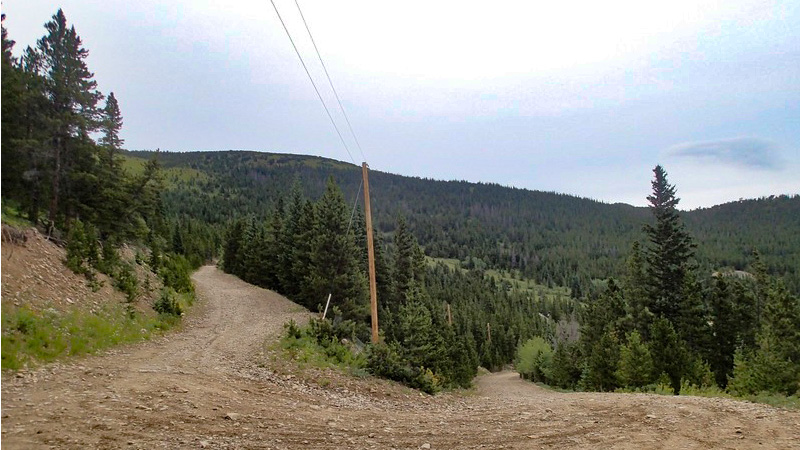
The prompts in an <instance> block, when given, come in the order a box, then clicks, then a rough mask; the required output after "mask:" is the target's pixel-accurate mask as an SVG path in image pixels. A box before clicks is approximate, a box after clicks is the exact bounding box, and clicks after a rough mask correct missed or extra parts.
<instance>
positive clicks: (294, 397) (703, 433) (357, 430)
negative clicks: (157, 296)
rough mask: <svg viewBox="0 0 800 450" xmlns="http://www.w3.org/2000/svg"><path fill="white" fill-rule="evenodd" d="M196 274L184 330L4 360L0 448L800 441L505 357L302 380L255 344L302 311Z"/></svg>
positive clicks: (765, 414)
mask: <svg viewBox="0 0 800 450" xmlns="http://www.w3.org/2000/svg"><path fill="white" fill-rule="evenodd" d="M4 270H5V269H4ZM194 281H195V283H196V286H197V290H198V295H199V297H200V302H199V306H198V307H196V308H194V309H193V310H192V311H191V313H190V314H189V316H187V318H186V323H185V325H184V327H183V330H182V331H180V332H175V333H171V334H169V335H167V336H165V337H162V338H159V339H158V340H156V341H153V342H146V343H143V344H139V345H135V346H130V347H126V348H121V349H117V350H114V351H111V352H109V353H107V354H105V355H103V356H97V357H89V358H84V359H80V360H77V361H74V362H70V363H65V364H54V365H51V366H48V367H46V368H43V369H40V370H38V371H35V372H32V373H27V374H24V375H23V376H22V377H17V376H15V375H14V374H9V373H5V374H3V383H2V400H3V407H2V444H3V448H9V449H14V448H25V449H27V448H76V449H77V448H141V449H151V448H274V449H286V448H330V449H333V448H398V449H399V448H409V449H415V448H443V449H444V448H447V449H450V448H625V449H639V448H665V449H666V448H786V449H788V448H800V412H796V411H785V410H780V409H775V408H771V407H768V406H763V405H755V404H749V403H744V402H736V401H730V400H724V399H706V398H693V397H668V396H655V395H629V394H596V393H574V394H564V393H557V392H552V391H547V390H544V389H541V388H539V387H537V386H535V385H532V384H530V383H525V382H523V381H521V380H519V378H518V377H517V376H516V374H513V373H510V372H504V373H499V374H492V375H487V376H483V377H481V378H479V379H478V382H477V389H476V390H475V391H472V392H466V393H449V394H443V395H438V396H436V397H429V396H425V395H421V394H418V393H416V392H413V391H410V390H408V389H405V388H402V387H399V386H397V385H395V384H392V383H389V382H386V381H382V380H374V379H363V380H360V379H354V378H349V377H346V376H343V375H337V374H335V373H327V374H325V379H324V380H325V382H324V383H314V382H309V381H307V380H306V379H305V378H303V377H301V376H296V375H294V374H291V373H286V372H285V371H286V370H287V369H286V367H287V366H285V365H283V364H281V363H276V362H273V361H272V359H271V358H270V357H269V355H266V356H265V355H264V347H263V342H265V341H269V340H273V339H276V338H277V336H278V334H279V332H280V330H281V327H282V324H283V323H284V322H285V321H287V320H289V319H295V320H297V321H303V320H305V319H306V318H307V317H308V313H307V312H305V311H304V310H303V309H302V308H300V307H299V306H297V305H295V304H294V303H291V302H290V301H288V300H286V299H285V298H283V297H281V296H279V295H277V294H275V293H274V292H271V291H267V290H263V289H259V288H256V287H253V286H251V285H248V284H246V283H243V282H241V281H240V280H238V279H236V278H235V277H232V276H229V275H226V274H223V273H221V272H219V271H218V270H217V269H215V268H213V267H204V268H202V269H201V270H200V271H198V272H197V273H196V274H195V275H194ZM323 386H325V387H323Z"/></svg>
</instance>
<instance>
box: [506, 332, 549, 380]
mask: <svg viewBox="0 0 800 450" xmlns="http://www.w3.org/2000/svg"><path fill="white" fill-rule="evenodd" d="M552 360H553V349H552V347H550V344H549V343H547V342H546V341H545V340H544V339H543V338H541V337H540V336H536V337H534V338H532V339H528V340H527V341H526V342H525V343H524V344H522V345H521V346H520V347H519V349H518V350H517V358H516V360H515V364H514V365H515V367H516V369H517V372H519V373H520V375H522V377H523V378H525V379H527V380H533V381H537V382H542V383H547V382H549V380H550V368H551V364H552Z"/></svg>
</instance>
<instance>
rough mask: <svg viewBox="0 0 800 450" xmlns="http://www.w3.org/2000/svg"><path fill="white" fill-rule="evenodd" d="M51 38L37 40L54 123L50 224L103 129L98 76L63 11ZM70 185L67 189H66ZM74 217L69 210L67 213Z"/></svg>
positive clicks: (49, 34)
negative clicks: (93, 138) (91, 143)
mask: <svg viewBox="0 0 800 450" xmlns="http://www.w3.org/2000/svg"><path fill="white" fill-rule="evenodd" d="M45 29H46V30H47V34H46V35H45V36H44V37H42V38H41V39H39V40H38V41H37V46H36V58H37V62H38V63H39V64H38V68H39V70H40V74H41V75H42V76H43V77H44V87H45V92H46V93H47V96H48V98H49V99H50V102H51V104H50V107H51V110H50V111H49V114H48V115H49V119H50V121H51V123H52V124H53V130H54V133H53V138H52V149H53V153H52V171H51V199H50V217H49V219H50V222H51V224H52V223H55V221H56V216H57V215H58V214H59V213H61V212H63V210H64V207H63V206H62V205H61V203H60V199H61V194H62V193H67V194H69V193H72V192H71V191H72V187H71V186H70V183H71V178H72V177H70V176H69V174H70V172H72V171H73V170H76V169H78V168H77V167H75V166H77V165H78V164H76V163H77V162H79V161H78V159H79V157H80V154H81V152H82V151H83V152H85V149H87V148H90V147H91V146H88V145H87V141H88V140H89V138H88V136H89V133H91V132H93V131H95V130H96V129H97V128H98V125H99V121H98V112H97V107H96V105H97V102H98V101H99V100H100V99H101V98H102V95H101V94H100V93H99V92H98V91H97V82H96V81H94V79H93V78H94V74H93V73H92V72H90V71H89V69H88V67H87V66H86V58H87V57H88V56H89V52H88V51H87V50H86V49H84V48H83V46H82V42H81V38H80V37H79V36H78V34H77V32H76V31H75V27H74V26H72V27H68V26H67V19H66V17H65V15H64V12H63V11H62V10H61V9H59V10H58V11H57V12H56V14H55V15H54V16H53V19H52V21H50V22H47V23H46V24H45ZM65 184H66V186H65ZM71 214H74V211H73V212H71V213H70V212H69V211H67V215H68V216H69V215H71Z"/></svg>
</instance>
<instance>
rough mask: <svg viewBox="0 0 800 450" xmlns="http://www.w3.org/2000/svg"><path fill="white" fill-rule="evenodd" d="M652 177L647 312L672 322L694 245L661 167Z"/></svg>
mask: <svg viewBox="0 0 800 450" xmlns="http://www.w3.org/2000/svg"><path fill="white" fill-rule="evenodd" d="M653 173H654V174H655V179H654V180H653V182H652V186H653V193H652V195H650V196H648V197H647V200H648V201H649V202H650V211H651V212H652V213H653V216H654V218H655V220H656V223H655V225H645V227H644V230H645V232H646V233H647V236H648V239H649V243H650V244H649V246H648V247H647V249H646V251H645V255H646V256H645V257H646V260H647V278H648V286H647V288H648V289H647V290H648V295H649V300H650V305H649V309H650V311H651V312H652V313H653V314H655V315H656V316H664V317H666V318H667V319H668V320H670V321H673V322H674V321H675V320H676V319H677V318H678V316H679V314H680V308H681V305H682V303H683V299H682V298H681V296H682V295H683V293H684V286H685V281H686V273H687V271H688V270H689V267H690V266H689V264H690V259H691V258H692V256H693V255H694V247H695V245H694V242H693V241H692V238H691V237H690V236H689V234H688V233H687V232H686V231H685V229H684V225H683V223H682V222H681V219H680V216H679V214H678V210H677V209H676V207H677V205H678V202H679V201H680V199H678V198H677V197H675V186H673V185H671V184H669V182H668V181H667V173H666V172H665V171H664V168H662V167H661V166H656V167H655V169H653Z"/></svg>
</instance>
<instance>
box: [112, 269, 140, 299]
mask: <svg viewBox="0 0 800 450" xmlns="http://www.w3.org/2000/svg"><path fill="white" fill-rule="evenodd" d="M114 286H115V287H116V288H117V289H119V290H120V291H122V292H123V293H124V294H125V297H126V300H127V301H128V303H133V302H134V301H135V300H136V297H137V296H138V295H139V280H138V279H137V278H136V273H135V272H134V270H133V267H131V265H130V264H120V266H119V269H118V270H117V272H116V274H115V276H114Z"/></svg>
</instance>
